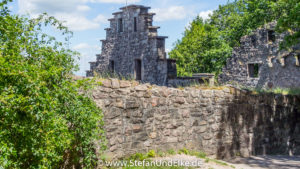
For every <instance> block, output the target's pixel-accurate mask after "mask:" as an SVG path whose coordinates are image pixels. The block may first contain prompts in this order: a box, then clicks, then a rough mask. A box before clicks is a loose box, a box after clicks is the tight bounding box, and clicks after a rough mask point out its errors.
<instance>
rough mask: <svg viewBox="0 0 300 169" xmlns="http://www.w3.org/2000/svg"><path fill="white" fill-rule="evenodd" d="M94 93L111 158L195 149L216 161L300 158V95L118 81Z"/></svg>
mask: <svg viewBox="0 0 300 169" xmlns="http://www.w3.org/2000/svg"><path fill="white" fill-rule="evenodd" d="M102 83H103V86H98V87H96V88H95V90H94V91H93V98H94V100H95V102H96V103H97V105H98V106H99V107H101V108H102V110H103V112H104V119H105V130H106V135H107V140H108V154H110V156H112V157H114V158H118V157H124V156H127V155H130V154H134V153H136V152H146V151H148V150H150V149H155V150H162V151H167V150H169V149H174V150H178V149H181V148H184V147H185V148H188V149H196V150H202V151H204V152H206V153H207V154H208V155H211V156H215V157H217V158H229V157H232V156H235V155H241V156H249V155H250V154H294V155H299V154H300V96H282V95H272V94H265V95H252V94H250V93H246V92H243V91H239V90H237V89H234V88H227V87H224V88H217V89H214V90H212V89H200V88H184V89H176V88H167V87H158V86H152V85H149V84H138V83H137V82H135V81H119V80H117V79H110V80H102Z"/></svg>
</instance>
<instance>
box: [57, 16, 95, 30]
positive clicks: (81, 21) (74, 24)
mask: <svg viewBox="0 0 300 169" xmlns="http://www.w3.org/2000/svg"><path fill="white" fill-rule="evenodd" d="M54 16H55V17H56V18H57V19H59V20H62V21H65V25H66V26H67V27H68V28H70V29H71V30H72V31H83V30H89V29H97V28H99V27H100V24H99V23H96V22H94V21H92V20H89V19H87V18H86V17H84V16H82V15H79V14H76V13H56V14H54Z"/></svg>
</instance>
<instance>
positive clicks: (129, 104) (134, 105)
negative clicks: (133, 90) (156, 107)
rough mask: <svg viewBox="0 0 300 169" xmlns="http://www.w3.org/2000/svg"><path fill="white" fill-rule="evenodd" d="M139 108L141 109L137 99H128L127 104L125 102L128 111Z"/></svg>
mask: <svg viewBox="0 0 300 169" xmlns="http://www.w3.org/2000/svg"><path fill="white" fill-rule="evenodd" d="M139 107H140V105H139V103H138V102H137V100H136V99H126V102H125V108H126V109H134V108H139Z"/></svg>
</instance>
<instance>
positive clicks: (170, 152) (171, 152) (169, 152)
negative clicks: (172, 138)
mask: <svg viewBox="0 0 300 169" xmlns="http://www.w3.org/2000/svg"><path fill="white" fill-rule="evenodd" d="M168 154H170V155H175V154H176V152H175V150H173V149H170V150H168Z"/></svg>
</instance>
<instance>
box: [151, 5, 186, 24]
mask: <svg viewBox="0 0 300 169" xmlns="http://www.w3.org/2000/svg"><path fill="white" fill-rule="evenodd" d="M151 12H154V13H156V16H155V20H156V21H167V20H181V19H184V18H186V17H187V15H188V13H187V12H186V10H185V8H184V7H183V6H171V7H169V8H155V9H152V10H151Z"/></svg>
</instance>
